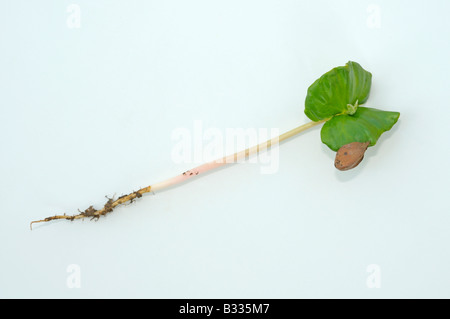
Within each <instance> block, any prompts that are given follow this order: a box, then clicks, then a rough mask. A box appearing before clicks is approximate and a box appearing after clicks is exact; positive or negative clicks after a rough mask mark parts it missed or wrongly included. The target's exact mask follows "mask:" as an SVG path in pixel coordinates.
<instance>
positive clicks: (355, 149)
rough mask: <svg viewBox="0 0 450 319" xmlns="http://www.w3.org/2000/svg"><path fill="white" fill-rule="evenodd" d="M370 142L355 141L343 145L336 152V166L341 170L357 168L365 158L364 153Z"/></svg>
mask: <svg viewBox="0 0 450 319" xmlns="http://www.w3.org/2000/svg"><path fill="white" fill-rule="evenodd" d="M369 144H370V142H365V143H360V142H353V143H350V144H346V145H344V146H342V147H341V148H340V149H339V150H338V151H337V152H336V159H335V160H334V166H335V167H336V168H337V169H338V170H340V171H347V170H349V169H352V168H355V167H356V166H358V164H359V163H361V161H362V160H363V158H364V153H365V152H366V150H367V147H369Z"/></svg>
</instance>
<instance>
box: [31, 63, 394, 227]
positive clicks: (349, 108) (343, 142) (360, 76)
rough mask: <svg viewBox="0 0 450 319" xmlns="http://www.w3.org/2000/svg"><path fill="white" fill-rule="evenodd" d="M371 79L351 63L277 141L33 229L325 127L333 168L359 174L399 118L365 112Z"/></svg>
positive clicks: (323, 85) (320, 83)
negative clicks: (368, 155)
mask: <svg viewBox="0 0 450 319" xmlns="http://www.w3.org/2000/svg"><path fill="white" fill-rule="evenodd" d="M371 84H372V74H371V73H370V72H368V71H366V70H364V69H363V68H362V67H361V65H359V64H358V63H356V62H352V61H350V62H348V63H347V64H346V65H345V66H339V67H336V68H334V69H332V70H331V71H329V72H327V73H325V74H324V75H322V76H321V77H320V78H319V79H317V80H316V81H315V82H314V83H313V84H312V85H311V86H310V87H309V88H308V91H307V94H306V100H305V114H306V116H307V117H308V118H309V119H310V120H311V122H309V123H306V124H303V125H301V126H299V127H297V128H294V129H292V130H290V131H288V132H286V133H284V134H281V135H280V136H278V137H276V138H272V139H270V140H268V141H266V142H264V143H261V144H259V145H255V146H253V147H250V148H248V149H246V150H243V151H240V152H237V153H234V154H231V155H228V156H224V157H223V158H220V159H217V160H214V161H212V162H208V163H205V164H202V165H200V166H198V167H195V168H193V169H191V170H188V171H185V172H183V173H182V174H180V175H177V176H175V177H172V178H169V179H167V180H165V181H162V182H159V183H156V184H152V185H150V186H147V187H144V188H141V189H139V190H137V191H134V192H132V193H130V194H128V195H123V196H120V197H119V198H117V199H114V198H108V201H107V202H106V204H105V205H104V206H103V207H102V208H100V209H95V208H94V207H93V206H89V207H88V208H87V209H86V210H84V211H79V214H77V215H66V214H63V215H55V216H51V217H47V218H44V219H41V220H36V221H32V222H31V224H30V228H31V227H32V225H33V224H34V223H41V222H49V221H52V220H57V219H65V220H71V221H72V220H75V219H84V218H86V217H89V218H91V219H98V218H100V216H104V215H106V214H108V213H110V212H112V211H113V210H114V208H116V207H117V206H118V205H121V204H125V203H127V202H133V201H134V200H135V199H137V198H140V197H142V195H143V194H145V193H149V192H157V191H160V190H162V189H166V188H168V187H171V186H174V185H179V184H181V183H183V182H185V181H187V180H189V179H191V178H194V177H197V176H199V175H201V174H203V173H205V172H207V171H210V170H212V169H215V168H218V167H220V166H224V165H227V164H229V163H235V162H237V161H240V160H242V159H246V158H248V157H250V156H252V155H254V154H256V153H258V152H262V151H264V150H266V149H268V148H270V147H271V146H272V145H275V144H277V143H281V142H282V141H284V140H286V139H288V138H291V137H293V136H295V135H297V134H299V133H300V132H303V131H305V130H307V129H309V128H311V127H314V126H316V125H319V124H322V123H324V125H323V126H322V130H321V132H320V136H321V140H322V142H323V143H324V144H325V145H327V146H328V147H329V148H330V149H331V150H332V151H334V152H336V158H335V161H334V165H335V167H336V168H337V169H338V170H341V171H346V170H349V169H352V168H355V167H356V166H357V165H358V164H359V163H360V162H361V161H362V160H363V158H364V153H365V152H366V150H367V148H368V147H372V146H374V145H375V144H376V143H377V141H378V139H379V138H380V136H381V134H383V133H384V132H386V131H388V130H390V129H391V128H392V127H393V126H394V124H395V123H396V122H397V120H398V118H399V116H400V113H398V112H391V111H382V110H378V109H374V108H369V107H363V106H362V105H363V104H364V103H366V101H367V100H368V98H369V93H370V87H371Z"/></svg>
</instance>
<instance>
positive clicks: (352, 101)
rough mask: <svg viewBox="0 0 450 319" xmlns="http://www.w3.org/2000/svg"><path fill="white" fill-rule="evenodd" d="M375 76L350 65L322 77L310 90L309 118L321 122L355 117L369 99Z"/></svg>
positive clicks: (306, 110) (351, 63)
mask: <svg viewBox="0 0 450 319" xmlns="http://www.w3.org/2000/svg"><path fill="white" fill-rule="evenodd" d="M371 83H372V74H371V73H370V72H368V71H366V70H364V69H363V68H362V67H361V65H359V64H358V63H356V62H352V61H350V62H348V63H347V64H346V65H345V66H340V67H337V68H334V69H332V70H331V71H329V72H327V73H325V74H324V75H322V76H321V77H320V78H319V79H318V80H317V81H315V82H314V83H313V84H312V85H311V86H310V87H309V88H308V93H307V95H306V101H305V114H306V116H308V117H309V118H310V119H311V120H313V121H315V122H317V121H320V120H324V119H328V118H330V117H332V116H334V115H337V114H352V112H355V109H356V108H357V106H358V104H359V105H361V104H363V103H365V102H366V101H367V99H368V98H369V92H370V86H371Z"/></svg>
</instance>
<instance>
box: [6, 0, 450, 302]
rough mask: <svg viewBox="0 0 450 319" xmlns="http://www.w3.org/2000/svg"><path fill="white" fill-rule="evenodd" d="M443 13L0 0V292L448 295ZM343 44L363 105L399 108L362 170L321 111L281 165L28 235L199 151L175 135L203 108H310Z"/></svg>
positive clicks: (208, 114)
mask: <svg viewBox="0 0 450 319" xmlns="http://www.w3.org/2000/svg"><path fill="white" fill-rule="evenodd" d="M72 3H74V4H76V5H77V6H78V8H79V9H80V16H79V17H80V20H79V22H80V25H79V26H80V27H79V28H78V27H77V25H76V24H75V27H74V25H73V24H72V23H73V20H72V18H73V16H71V15H72V14H73V11H71V12H68V11H67V9H68V8H70V7H69V5H70V4H72ZM449 10H450V3H449V2H448V1H444V0H441V1H438V0H433V1H400V0H397V1H360V0H358V1H356V0H355V1H334V0H330V1H285V0H283V1H261V0H258V1H256V0H255V1H242V0H240V1H234V0H227V1H211V0H204V1H198V0H191V1H181V0H180V1H106V0H102V1H100V0H95V1H92V0H89V1H87V0H83V1H82V0H80V1H76V2H69V1H47V0H45V1H44V0H42V1H19V0H15V1H6V0H1V1H0V121H1V124H0V146H1V157H0V199H1V207H0V211H1V215H0V217H1V219H0V236H1V237H0V240H1V246H0V258H1V266H0V267H1V268H0V270H1V271H0V297H3V298H16V297H19V298H55V297H56V298H93V297H96V298H132V297H137V298H315V297H320V298H428V297H437V298H442V297H444V298H448V297H450V273H449V271H448V269H449V267H450V250H449V249H448V244H449V242H450V232H449V230H450V225H449V224H450V216H449V213H450V209H449V208H450V207H449V206H450V205H449V201H448V196H449V186H448V180H449V177H450V174H449V168H448V164H449V156H450V152H449V140H450V134H449V130H448V123H447V122H448V119H449V116H450V112H449V109H450V107H449V105H448V101H449V95H450V89H449V87H450V84H449V81H448V74H449V72H450V62H449V57H450V44H449V41H448V37H449V33H450V20H449V19H448V12H449ZM349 60H353V61H357V62H359V63H360V64H361V65H362V66H363V67H364V68H365V69H367V70H369V71H370V72H372V74H373V85H372V91H371V97H370V99H369V100H368V102H367V103H366V106H370V107H376V108H380V109H385V110H392V111H399V112H401V117H400V120H399V122H398V123H397V124H396V126H395V127H394V128H393V129H392V130H391V131H389V132H388V133H385V134H384V135H382V137H381V138H380V140H379V142H378V143H377V145H376V146H375V147H373V148H370V149H369V150H368V151H367V153H366V158H365V159H364V161H363V163H362V164H361V165H360V166H358V167H357V168H356V169H354V170H352V171H348V172H339V171H337V170H336V169H335V168H334V166H333V160H334V153H333V152H332V151H330V150H329V149H327V147H326V146H325V145H323V144H322V143H321V142H320V128H319V127H316V128H314V129H312V130H310V131H309V132H306V133H304V134H302V135H300V136H298V137H296V138H295V139H292V140H290V141H288V142H286V143H283V144H282V145H281V147H280V149H279V151H280V153H279V154H280V163H279V164H280V165H279V169H278V171H277V172H276V173H275V174H270V175H264V174H261V173H260V170H259V166H258V165H257V164H238V165H234V166H232V167H229V168H226V169H223V170H219V171H217V172H214V173H212V174H208V175H207V176H204V177H201V178H198V179H197V180H195V181H193V182H190V183H188V184H186V185H184V186H182V187H178V188H174V189H171V190H169V191H165V192H160V193H156V194H154V195H148V196H144V197H143V198H141V199H140V200H139V201H138V202H137V203H134V204H133V205H130V206H125V207H121V208H118V209H116V210H115V211H114V212H113V213H112V214H110V215H108V216H107V217H105V218H101V219H100V220H99V221H98V222H94V221H89V220H84V221H75V222H69V221H57V222H52V223H48V224H38V225H36V226H35V227H34V229H33V230H32V231H30V229H29V223H30V221H32V220H36V219H41V218H44V217H47V216H51V215H53V214H56V213H67V214H74V213H77V209H81V210H84V209H86V208H87V207H88V206H89V205H95V206H96V207H97V208H98V207H101V206H102V205H103V204H104V202H105V200H106V199H105V198H104V196H105V195H108V196H113V195H114V194H116V196H120V195H122V194H125V193H129V192H131V191H133V190H137V189H138V188H140V187H144V186H147V185H149V184H152V183H154V182H158V181H161V180H163V179H165V178H168V177H171V176H173V175H176V174H179V173H181V172H183V171H184V170H186V169H189V168H191V167H192V166H195V165H196V164H195V163H193V164H189V163H186V164H176V163H174V162H173V160H172V158H171V152H172V149H173V147H174V141H173V140H172V138H171V136H172V133H173V132H174V130H176V129H179V128H181V127H185V128H187V129H192V128H193V123H194V121H196V120H199V121H201V122H202V123H203V125H204V127H205V128H207V127H214V128H218V129H220V130H223V131H224V132H225V130H226V129H227V128H278V129H279V130H280V131H281V132H284V131H287V130H289V129H291V128H293V127H296V126H298V125H300V124H303V123H306V122H307V121H308V119H307V118H306V116H305V115H304V113H303V108H304V98H305V96H306V90H307V88H308V86H309V85H310V84H311V83H312V82H313V81H314V80H316V79H317V78H318V77H319V76H321V75H322V74H323V73H325V72H327V71H328V70H330V69H331V68H333V67H335V66H339V65H344V64H345V63H346V62H347V61H349ZM71 265H76V267H75V268H73V267H72V266H71ZM370 265H376V266H375V269H377V270H379V272H377V274H374V273H371V272H368V270H369V271H371V269H373V268H371V267H370ZM74 269H78V270H79V272H77V273H76V275H77V276H78V277H77V278H78V279H79V282H78V283H79V287H78V288H77V287H75V288H71V284H70V283H71V279H73V276H74V273H73V272H70V271H73V270H74ZM68 270H69V272H68ZM373 276H376V278H378V280H379V281H378V283H380V284H381V286H380V287H379V288H371V285H370V284H369V285H368V283H367V282H368V281H369V282H371V278H373ZM68 282H69V284H68ZM72 283H73V282H72Z"/></svg>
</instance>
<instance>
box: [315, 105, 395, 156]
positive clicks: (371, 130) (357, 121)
mask: <svg viewBox="0 0 450 319" xmlns="http://www.w3.org/2000/svg"><path fill="white" fill-rule="evenodd" d="M399 116H400V113H398V112H388V111H381V110H377V109H373V108H368V107H359V108H358V109H357V110H356V112H355V114H353V115H346V114H344V115H337V116H334V117H333V118H332V119H330V120H328V121H327V122H326V123H325V124H324V126H323V127H322V131H321V133H320V135H321V139H322V142H323V143H325V144H326V145H327V146H328V147H329V148H331V149H332V150H333V151H338V150H339V149H340V148H341V147H342V146H343V145H346V144H349V143H352V142H360V143H365V142H370V145H369V146H373V145H375V143H376V142H377V141H378V138H379V137H380V135H381V134H383V133H384V132H386V131H389V130H390V129H391V128H392V126H394V124H395V123H396V122H397V120H398V118H399Z"/></svg>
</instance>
